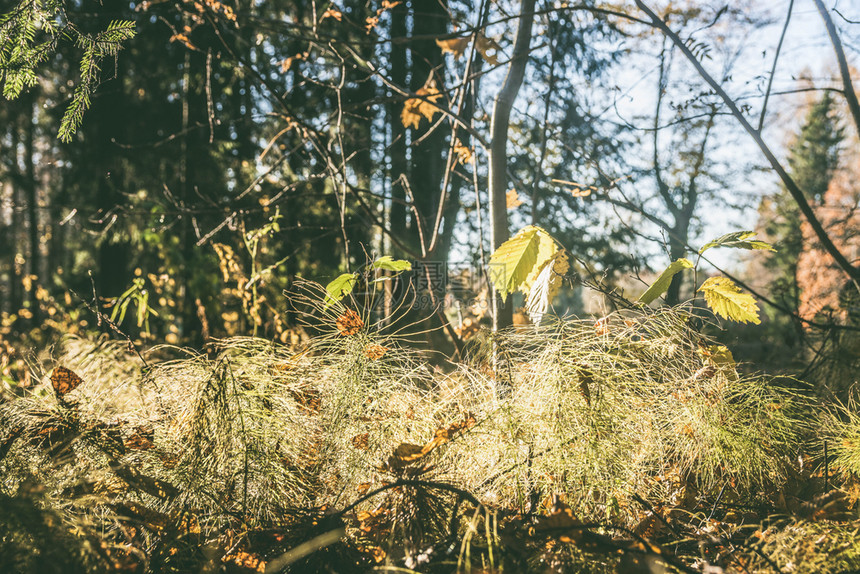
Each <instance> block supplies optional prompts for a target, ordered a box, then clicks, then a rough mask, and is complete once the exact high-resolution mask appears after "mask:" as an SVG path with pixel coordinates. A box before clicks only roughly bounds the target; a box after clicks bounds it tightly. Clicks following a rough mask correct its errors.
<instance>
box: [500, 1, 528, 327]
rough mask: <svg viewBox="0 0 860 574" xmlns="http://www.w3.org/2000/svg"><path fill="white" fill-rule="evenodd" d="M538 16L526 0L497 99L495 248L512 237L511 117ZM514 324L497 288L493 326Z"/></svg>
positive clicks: (508, 308) (510, 311)
mask: <svg viewBox="0 0 860 574" xmlns="http://www.w3.org/2000/svg"><path fill="white" fill-rule="evenodd" d="M534 16H535V0H523V2H522V10H521V12H520V22H519V26H518V27H517V37H516V40H515V42H514V53H513V57H512V58H511V64H510V67H509V68H508V74H507V76H506V77H505V83H504V85H503V86H502V89H501V90H500V91H499V93H498V95H497V96H496V100H495V102H494V103H493V118H492V122H491V126H490V133H491V143H490V152H489V156H490V178H489V188H490V238H491V239H490V241H491V243H492V248H493V250H496V249H498V247H499V246H500V245H501V244H502V243H504V242H505V241H507V240H508V239H509V238H510V230H509V229H508V208H507V202H506V198H505V192H506V189H505V188H506V187H507V168H508V155H507V146H508V128H509V126H510V120H511V109H512V108H513V106H514V100H516V97H517V94H518V93H519V91H520V86H522V84H523V78H524V77H525V72H526V64H527V63H528V55H529V46H530V44H531V38H532V24H533V23H534ZM512 324H513V304H511V303H509V304H504V303H502V300H501V297H500V296H499V294H498V293H497V292H496V290H495V289H493V330H494V331H498V330H499V329H504V328H505V327H509V326H510V325H512Z"/></svg>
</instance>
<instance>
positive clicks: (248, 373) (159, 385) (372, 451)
mask: <svg viewBox="0 0 860 574" xmlns="http://www.w3.org/2000/svg"><path fill="white" fill-rule="evenodd" d="M322 300H323V299H322V296H321V292H320V289H319V288H317V287H314V286H311V285H305V286H304V287H303V291H302V292H301V293H300V294H299V295H296V296H295V301H294V303H295V304H296V305H297V306H298V307H302V308H303V309H304V311H303V312H304V316H305V317H306V318H307V319H308V322H309V324H308V326H307V327H308V328H309V329H311V330H315V331H316V332H317V333H318V335H317V336H316V337H315V338H313V339H312V340H311V342H310V344H309V345H308V346H307V347H306V348H304V349H302V350H299V351H298V352H297V351H296V350H291V349H287V348H285V347H282V346H279V345H277V344H273V343H271V342H268V341H263V340H259V339H251V338H235V339H229V340H225V341H220V342H218V344H217V350H216V352H213V353H209V354H196V353H188V352H185V351H181V352H180V351H179V350H176V349H161V350H159V351H158V353H157V354H159V355H161V356H162V357H164V356H167V355H169V354H171V353H172V354H173V355H174V356H175V357H176V358H174V359H172V360H161V361H159V362H156V363H154V364H153V365H151V366H150V367H149V368H147V369H144V368H142V367H143V366H142V365H141V364H140V363H139V362H137V361H136V360H134V359H129V358H128V357H127V356H126V355H125V354H124V353H123V351H122V349H121V347H119V346H115V345H113V344H109V343H103V342H102V343H92V342H89V341H85V340H81V339H72V338H70V339H67V340H65V341H64V342H63V344H62V352H61V353H60V355H59V356H58V357H57V364H61V365H64V366H66V367H68V368H71V369H72V370H74V371H76V372H78V373H79V374H80V375H81V377H82V378H83V379H84V384H83V385H81V387H80V388H79V389H77V390H75V391H73V392H72V393H70V394H69V395H68V397H66V399H64V400H62V401H58V400H57V399H56V398H55V397H54V396H53V395H52V393H51V392H50V386H49V383H48V382H47V375H48V372H47V369H46V372H45V373H44V377H45V381H46V382H45V383H44V387H43V388H40V389H39V390H37V391H36V392H34V393H32V394H31V395H29V396H28V397H26V398H22V399H18V400H16V401H13V402H7V403H5V404H2V405H0V423H2V428H4V429H22V430H21V432H22V433H23V434H21V436H19V437H18V438H15V439H12V440H11V442H10V438H9V437H10V436H11V435H10V434H9V433H8V432H7V433H6V434H5V436H4V437H2V440H3V441H5V442H6V443H8V446H7V447H4V448H6V452H4V456H3V457H2V460H0V475H2V482H0V489H2V492H3V494H4V496H7V497H10V496H11V497H14V496H15V494H16V493H18V492H20V491H21V489H22V488H23V487H24V486H25V485H26V484H29V483H38V484H41V485H43V487H44V490H43V492H44V494H45V497H46V498H45V502H44V506H45V507H46V508H51V509H53V510H52V512H54V511H56V512H60V513H61V514H62V513H66V514H65V516H67V517H69V516H77V517H81V516H83V517H85V519H86V520H85V521H86V522H87V523H88V524H89V525H90V528H92V527H94V525H96V526H98V525H100V526H98V528H102V530H104V529H106V528H107V529H108V530H109V529H110V528H118V526H117V524H118V523H117V521H116V520H117V518H118V517H119V516H121V515H122V513H123V512H125V513H126V514H127V513H128V512H129V509H132V510H134V509H135V508H140V507H145V508H146V509H148V510H149V511H154V512H157V513H162V514H163V515H164V516H170V517H174V518H175V517H177V516H182V515H183V513H193V515H194V516H195V517H196V518H195V519H196V520H198V521H199V524H200V527H199V531H200V532H202V534H200V536H204V537H205V536H206V535H207V533H209V536H210V537H215V538H217V537H218V536H220V535H219V534H217V533H219V532H223V531H224V529H225V528H228V527H230V528H235V527H236V524H237V521H239V522H238V523H240V524H242V525H243V527H244V528H246V529H254V528H269V527H273V526H278V525H281V526H283V525H289V524H296V523H298V522H300V521H301V520H303V519H304V518H303V516H306V515H307V512H308V511H309V510H310V509H319V508H328V509H330V510H329V511H332V510H338V509H343V508H345V507H347V505H350V504H351V503H352V502H353V501H356V500H357V499H360V497H361V495H362V494H363V493H366V492H368V491H370V492H372V491H373V490H374V489H376V488H378V487H384V485H385V484H386V482H391V481H394V480H398V479H418V480H427V481H435V482H442V483H445V484H449V485H453V486H455V487H456V488H457V489H462V490H464V491H468V492H470V493H472V494H473V495H474V496H475V497H477V499H478V500H479V501H480V502H481V503H483V504H485V505H486V506H487V508H495V509H500V510H502V511H532V512H535V511H542V512H544V511H546V510H547V507H546V506H540V505H538V506H535V503H541V501H544V500H546V499H548V498H549V497H551V496H555V497H556V500H558V499H559V497H560V498H561V499H562V500H564V501H566V503H567V504H568V505H569V506H570V507H571V508H572V510H573V513H574V514H575V515H576V516H578V517H579V518H581V519H582V520H585V521H594V520H599V521H606V520H608V521H610V522H612V523H614V524H616V525H619V526H624V527H631V528H632V527H634V526H635V525H636V523H637V522H638V521H639V520H640V519H641V508H640V507H638V506H637V505H636V504H635V503H634V502H632V497H633V495H638V496H641V497H643V498H645V499H648V500H660V501H668V502H670V503H672V502H674V503H676V504H687V505H688V506H695V505H696V499H697V497H702V498H703V499H704V498H708V497H710V499H713V497H714V495H715V492H716V491H717V490H719V488H720V487H721V486H722V485H724V484H727V483H731V484H732V489H733V492H735V493H736V494H737V496H738V497H741V498H743V497H746V498H748V499H755V498H756V497H757V496H760V495H761V493H762V492H765V491H768V492H771V491H773V490H774V489H777V488H779V487H780V486H781V485H782V484H783V483H784V482H785V481H786V480H787V477H788V475H789V471H788V467H789V465H790V461H791V460H792V459H793V458H794V457H796V454H797V450H798V448H799V445H800V443H801V440H802V435H803V433H805V432H807V431H808V427H809V422H808V413H809V409H810V404H809V401H808V400H807V399H806V398H805V396H804V395H803V394H801V393H798V392H796V391H794V390H792V389H789V388H785V387H783V386H780V385H777V384H775V383H774V382H773V381H770V380H768V379H767V378H764V377H741V376H739V375H738V373H737V371H736V370H735V368H734V366H733V365H731V364H727V363H726V362H725V361H722V360H720V359H719V356H718V354H715V352H714V349H712V348H711V345H712V342H711V341H709V340H707V339H706V338H705V337H703V336H702V335H701V334H700V333H699V332H698V331H697V330H696V329H694V328H692V327H691V323H692V321H691V317H690V316H688V315H687V314H686V313H685V312H684V311H682V310H677V309H665V310H661V311H657V312H652V311H647V310H642V311H626V312H624V313H618V314H613V315H610V316H609V317H607V318H604V319H603V320H602V321H600V322H599V323H598V324H595V323H594V321H593V320H586V321H583V320H572V319H565V320H559V321H557V322H555V323H553V324H550V325H548V326H545V327H541V328H540V329H535V328H532V327H529V328H522V329H518V330H513V331H509V332H506V333H502V334H499V335H496V336H495V339H494V340H493V343H494V344H495V345H497V348H498V349H499V350H500V354H501V357H502V359H503V360H502V363H503V368H501V369H500V370H499V377H498V380H496V379H494V377H493V375H492V372H491V371H490V369H489V368H488V364H487V361H486V359H487V357H486V355H485V354H484V355H482V354H481V353H480V352H477V353H474V354H473V360H472V361H471V362H469V363H467V364H461V365H456V366H455V368H453V369H452V370H449V371H448V372H444V373H443V372H441V371H438V370H435V369H433V368H431V367H429V366H428V365H427V364H426V363H425V362H424V361H423V360H422V357H421V355H419V354H418V353H417V352H416V351H414V350H412V349H411V348H410V347H408V346H407V345H405V344H404V343H403V332H404V329H405V330H406V331H408V329H409V327H408V326H407V327H404V326H403V325H402V324H398V323H397V322H395V323H393V324H392V323H390V322H379V321H377V322H374V316H373V315H372V314H371V313H370V312H368V311H366V310H362V309H366V307H363V306H362V305H361V303H362V302H361V301H358V302H356V301H352V302H349V305H350V307H352V308H356V309H358V310H359V314H358V315H356V317H357V318H358V320H357V321H356V320H355V318H353V319H352V327H355V326H356V325H358V327H357V328H352V327H350V328H348V329H345V328H344V325H343V321H341V323H340V324H339V323H338V319H341V318H342V317H343V316H344V313H345V312H346V309H347V308H346V307H345V306H343V305H341V304H337V305H333V306H331V307H328V308H326V307H325V306H324V305H323V304H322ZM499 385H502V386H505V387H507V388H508V389H509V392H508V393H507V394H502V395H501V396H500V394H499V393H498V392H497V390H498V387H499ZM46 421H49V422H50V424H52V425H54V426H63V425H65V426H67V427H69V429H71V430H70V431H69V432H68V433H65V435H63V433H54V434H55V435H56V436H51V437H49V438H47V439H46V435H45V433H44V429H45V427H46V425H48V423H46ZM464 421H469V424H466V423H465V422H464ZM851 421H853V422H852V424H855V425H856V421H854V419H851ZM451 425H462V426H457V427H456V429H457V432H453V431H452V432H451V433H449V435H445V437H444V440H437V442H436V443H434V444H433V445H432V448H429V447H428V448H427V449H425V450H426V451H427V452H424V453H422V455H420V456H419V457H417V458H416V459H415V460H413V461H411V462H403V461H402V460H400V461H398V455H397V452H400V451H396V448H397V447H398V445H403V444H404V443H407V444H410V445H417V446H418V447H421V446H422V445H428V443H430V442H431V440H432V439H434V436H436V437H438V436H440V435H439V432H440V429H441V430H444V429H446V428H454V427H452V426H451ZM48 443H50V444H48ZM419 450H420V448H419ZM412 452H414V449H413V451H412ZM401 462H403V464H400V463H401ZM847 464H848V463H846V465H847ZM386 496H387V497H389V498H388V499H389V500H393V499H392V496H395V493H392V492H386V493H383V494H381V495H379V496H376V497H370V498H368V499H367V500H364V501H363V502H360V503H359V504H358V505H357V506H356V507H355V508H354V510H355V512H361V511H365V512H372V511H374V509H378V508H380V506H379V505H380V500H381V499H384V498H385V497H386ZM398 496H400V498H398V499H397V500H395V501H394V503H396V504H395V506H396V508H395V510H393V511H392V513H391V515H390V516H389V518H390V520H392V521H393V522H394V524H395V527H393V528H392V529H391V530H390V532H388V531H386V532H388V534H386V536H388V539H387V544H388V546H387V548H388V552H389V553H391V552H393V551H394V550H393V548H394V547H395V546H396V545H397V544H398V540H400V543H403V544H405V550H402V551H401V552H405V553H406V555H407V556H406V557H407V558H409V556H413V558H414V556H416V555H417V553H418V550H419V549H420V545H421V544H423V543H425V542H426V541H428V540H433V539H436V540H438V539H441V538H444V536H445V535H446V528H448V527H449V526H450V524H449V523H451V521H452V515H451V511H452V509H451V507H453V506H455V505H459V504H461V503H462V500H460V501H459V502H458V500H457V497H456V496H454V495H453V494H450V493H448V494H444V493H442V494H439V493H435V494H433V493H430V492H429V491H427V490H421V489H400V492H399V495H398ZM395 498H396V496H395ZM394 503H393V504H394ZM467 506H468V505H467ZM469 512H472V511H469ZM454 514H455V515H456V514H457V513H456V512H454ZM469 516H472V515H471V514H469ZM476 516H477V515H476ZM480 516H483V517H485V518H486V520H487V521H489V520H490V519H489V518H487V517H489V516H490V515H489V514H481V515H480ZM473 518H474V517H473ZM482 520H484V518H482ZM468 523H469V521H468V520H466V521H465V522H461V523H460V526H459V527H458V528H459V529H460V535H464V534H463V532H467V533H468V532H473V531H474V532H477V531H478V530H480V529H476V527H475V528H472V530H469V529H468V528H466V526H463V525H464V524H468ZM362 524H364V523H362ZM486 524H489V522H486ZM110 525H113V526H110ZM397 525H399V526H397ZM463 528H466V531H463V530H462V529H463ZM495 528H497V527H494V529H495ZM455 530H456V529H455ZM149 532H157V531H154V530H152V529H150V530H149ZM353 533H354V534H355V536H357V537H358V538H360V539H361V538H362V537H363V536H365V535H366V534H367V533H366V532H365V531H362V529H361V528H359V529H358V530H357V531H353ZM482 536H483V535H476V538H475V540H478V539H481V540H483V542H482V544H483V545H484V546H483V548H484V550H483V552H484V554H483V555H482V556H484V558H483V559H486V554H487V552H489V553H490V554H492V552H491V551H490V550H491V549H492V547H493V542H492V541H493V540H494V536H495V535H494V534H493V535H489V534H488V535H486V536H483V537H482ZM786 536H788V535H787V534H786ZM434 537H435V538H434ZM153 540H154V539H153ZM464 540H465V539H464ZM774 540H775V538H774ZM404 541H405V542H404ZM369 543H370V542H368V544H369ZM375 543H379V540H375V541H374V544H375ZM459 544H461V546H459V548H460V550H459V551H460V552H461V556H460V558H459V561H460V563H461V565H462V564H463V563H464V562H463V560H466V558H464V556H465V555H464V554H462V553H463V552H465V548H466V547H467V546H468V545H466V544H465V542H462V541H461V543H459ZM774 544H776V542H774ZM453 547H458V546H457V543H454V545H453ZM780 548H782V547H780ZM456 551H457V550H456V549H455V550H454V551H453V552H456ZM776 551H777V550H774V552H776ZM778 551H779V552H781V551H782V550H778ZM577 552H578V551H577ZM562 554H563V553H562ZM562 554H559V553H555V554H554V555H553V556H554V558H553V559H554V560H557V559H560V558H559V557H560V556H562ZM574 554H576V552H574ZM577 555H578V554H577ZM389 557H390V556H389ZM409 559H411V558H409ZM452 560H454V559H453V558H452ZM454 561H455V562H456V560H454ZM467 562H468V561H467ZM593 566H594V568H593V569H596V570H599V569H600V568H603V566H600V564H599V561H596V562H594V564H593ZM596 570H595V571H596Z"/></svg>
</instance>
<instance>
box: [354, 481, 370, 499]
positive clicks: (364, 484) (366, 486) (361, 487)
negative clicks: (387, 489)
mask: <svg viewBox="0 0 860 574" xmlns="http://www.w3.org/2000/svg"><path fill="white" fill-rule="evenodd" d="M356 490H357V491H358V495H359V496H362V495H364V493H365V492H367V491H368V490H370V483H369V482H362V483H361V484H359V485H358V486H357V487H356Z"/></svg>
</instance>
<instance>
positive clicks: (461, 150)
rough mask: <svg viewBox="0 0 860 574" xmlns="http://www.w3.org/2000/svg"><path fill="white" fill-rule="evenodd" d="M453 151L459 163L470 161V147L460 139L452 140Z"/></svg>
mask: <svg viewBox="0 0 860 574" xmlns="http://www.w3.org/2000/svg"><path fill="white" fill-rule="evenodd" d="M437 42H438V40H437ZM454 153H455V154H457V160H458V161H459V162H460V163H461V164H463V165H466V164H467V163H472V148H470V147H468V146H465V145H463V143H462V142H461V141H460V140H457V141H455V142H454Z"/></svg>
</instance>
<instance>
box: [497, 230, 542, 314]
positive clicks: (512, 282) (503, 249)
mask: <svg viewBox="0 0 860 574" xmlns="http://www.w3.org/2000/svg"><path fill="white" fill-rule="evenodd" d="M539 231H540V228H539V227H535V226H532V225H529V226H528V227H524V228H523V229H521V230H520V231H519V233H517V234H516V235H514V236H513V237H511V238H510V239H508V240H507V241H505V242H504V243H502V244H501V245H499V248H498V249H496V251H495V252H494V253H493V254H492V255H491V256H490V269H489V271H490V280H491V281H492V282H493V285H494V286H495V287H496V290H497V291H498V292H499V294H500V295H501V296H502V301H504V300H505V299H506V298H507V296H508V295H509V294H510V293H513V292H514V291H516V290H517V289H519V287H520V285H522V284H523V282H525V280H526V278H528V276H529V274H530V273H531V272H532V271H533V270H534V267H535V266H536V264H537V256H538V247H539V245H540V237H538V232H539Z"/></svg>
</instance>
